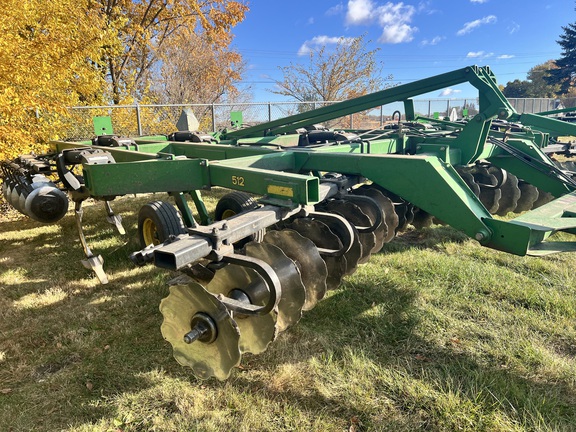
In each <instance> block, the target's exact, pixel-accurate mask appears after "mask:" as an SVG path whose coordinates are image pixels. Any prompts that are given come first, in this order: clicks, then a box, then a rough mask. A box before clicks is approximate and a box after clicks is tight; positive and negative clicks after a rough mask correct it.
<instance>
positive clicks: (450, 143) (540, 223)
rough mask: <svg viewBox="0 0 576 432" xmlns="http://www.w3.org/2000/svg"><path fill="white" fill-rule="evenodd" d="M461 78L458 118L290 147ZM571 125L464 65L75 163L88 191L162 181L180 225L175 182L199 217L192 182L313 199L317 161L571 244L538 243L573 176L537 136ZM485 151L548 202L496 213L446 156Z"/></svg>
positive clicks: (558, 212)
mask: <svg viewBox="0 0 576 432" xmlns="http://www.w3.org/2000/svg"><path fill="white" fill-rule="evenodd" d="M465 82H468V83H470V84H472V85H473V86H474V87H476V88H477V89H478V92H479V113H478V114H477V115H476V116H475V117H474V118H473V119H471V120H470V121H468V122H465V123H451V122H444V121H436V124H438V125H440V129H441V130H435V131H433V132H430V133H427V132H425V131H421V132H418V133H416V132H415V133H402V132H398V131H394V130H391V131H378V132H374V131H356V132H357V133H358V134H359V135H360V136H363V137H365V138H364V139H362V140H359V141H357V142H356V141H354V142H343V143H336V144H334V145H329V146H321V147H298V146H297V144H298V139H299V135H298V134H297V133H295V132H294V131H295V130H296V129H298V128H302V127H307V126H311V125H313V124H316V123H319V122H323V121H326V120H331V119H334V118H338V117H342V116H346V115H349V114H352V113H356V112H360V111H364V110H368V109H371V108H374V107H378V106H381V105H385V104H388V103H392V102H398V101H401V102H403V103H404V106H405V112H406V118H407V120H414V121H422V119H420V118H417V117H416V115H415V112H414V105H413V102H412V100H411V99H410V98H411V97H413V96H416V95H419V94H424V93H428V92H430V91H434V90H438V89H442V88H446V87H448V86H452V85H456V84H459V83H465ZM495 118H498V119H504V120H510V121H517V122H522V124H523V125H525V126H531V127H532V129H526V130H524V131H523V132H507V131H506V132H499V131H494V130H491V125H492V120H493V119H495ZM559 131H560V132H561V133H565V134H570V135H576V125H574V124H569V123H564V122H560V121H558V120H554V119H551V118H547V117H542V116H538V115H532V114H523V115H520V114H518V113H516V112H515V111H514V109H513V107H512V106H511V105H510V104H509V103H508V101H507V100H506V98H505V97H504V96H503V95H502V93H501V92H500V90H499V89H498V86H497V83H496V80H495V78H494V75H493V74H492V72H491V71H490V70H489V69H488V68H480V67H476V66H470V67H467V68H463V69H459V70H457V71H453V72H449V73H445V74H442V75H438V76H436V77H431V78H427V79H424V80H421V81H417V82H414V83H410V84H406V85H401V86H397V87H393V88H390V89H386V90H383V91H380V92H377V93H373V94H370V95H367V96H362V97H359V98H356V99H353V100H349V101H346V102H341V103H337V104H334V105H330V106H327V107H323V108H320V109H317V110H313V111H310V112H306V113H302V114H297V115H294V116H290V117H286V118H283V119H280V120H275V121H272V122H268V123H264V124H261V125H257V126H254V127H250V128H246V129H241V130H234V131H223V132H222V133H220V134H216V135H215V136H216V137H217V138H218V139H219V143H218V144H192V143H176V142H170V141H167V140H166V138H165V137H143V138H140V139H136V140H135V142H136V145H132V146H129V147H128V148H126V149H125V148H111V147H96V148H100V149H101V150H104V151H106V152H109V153H110V154H111V155H112V156H113V158H114V161H115V162H114V163H109V164H91V163H83V164H82V171H83V176H84V178H85V186H86V188H87V189H88V191H89V195H90V196H93V197H97V198H98V197H101V198H105V197H111V196H116V195H124V194H132V193H145V192H159V191H164V192H169V193H171V194H172V195H173V196H174V197H175V199H176V202H177V204H178V206H179V208H180V210H181V212H182V214H183V217H184V220H185V222H186V224H187V225H188V226H194V224H195V221H194V220H193V218H192V211H191V210H190V209H189V208H188V207H187V204H186V200H185V199H184V198H183V195H184V194H190V195H191V196H192V198H193V200H194V202H195V204H196V207H197V210H198V212H199V215H200V219H201V222H202V223H203V224H207V223H209V222H210V220H209V218H208V215H207V213H206V211H205V208H204V207H203V205H202V201H201V197H200V193H199V191H200V190H206V189H209V188H210V187H212V186H222V187H225V188H230V189H235V190H243V191H246V192H249V193H254V194H258V195H260V196H262V199H261V200H262V201H263V202H266V203H271V204H274V205H277V206H281V207H289V208H294V207H296V206H298V205H304V206H307V205H314V204H316V203H318V202H319V201H320V200H321V199H322V198H321V191H320V184H321V178H320V177H319V175H318V174H319V173H321V172H338V173H341V174H345V175H347V176H356V177H358V178H360V179H363V178H365V179H369V180H370V181H372V182H374V183H376V184H378V185H379V186H381V187H383V188H385V189H387V190H389V191H390V192H392V193H394V194H396V195H398V196H400V197H402V198H403V199H405V200H407V201H409V202H411V203H412V204H414V205H415V206H417V207H418V208H420V209H422V210H424V211H426V212H428V213H430V214H431V215H434V216H435V217H437V218H438V219H440V220H442V221H444V222H445V223H447V224H449V225H451V226H453V227H455V228H458V229H460V230H462V231H463V232H465V233H466V234H467V235H469V236H471V237H473V238H475V239H476V240H478V241H479V242H480V243H481V244H483V245H485V246H488V247H491V248H495V249H498V250H503V251H506V252H510V253H514V254H517V255H525V254H526V253H531V252H534V253H538V254H542V253H548V252H553V251H562V250H576V244H572V243H563V244H560V245H554V244H548V245H547V246H546V247H544V246H542V245H541V244H540V243H541V242H542V241H543V240H545V239H546V238H547V237H548V236H549V235H550V234H551V233H553V232H556V231H560V230H563V231H569V232H574V231H575V229H576V219H574V217H575V215H576V194H575V193H574V190H575V189H576V187H575V184H574V183H573V182H571V181H569V180H567V179H566V178H565V176H564V177H563V176H562V175H560V174H559V173H558V170H557V169H555V167H554V165H553V163H552V162H551V161H550V159H549V158H548V157H547V156H546V155H545V154H544V153H543V152H542V150H541V147H543V146H545V145H546V144H547V142H548V135H547V134H548V133H554V134H557V133H558V132H559ZM52 144H53V147H54V149H55V152H56V153H62V152H66V151H69V150H71V149H78V148H95V146H93V145H92V143H91V142H61V141H56V142H53V143H52ZM478 160H487V161H489V162H491V163H492V164H494V165H495V166H498V167H501V168H503V169H505V170H507V171H509V172H511V173H513V174H515V175H517V176H519V177H520V178H522V179H524V180H525V181H527V182H529V183H532V184H534V185H536V186H538V187H540V188H542V189H543V190H545V191H548V192H550V193H552V194H553V195H554V196H556V197H561V198H560V199H559V200H556V201H554V202H553V203H551V204H550V205H549V206H546V207H545V208H542V209H539V210H538V211H537V212H533V213H529V214H528V215H525V216H522V217H520V218H517V219H515V220H512V221H502V220H497V219H494V218H493V217H492V216H491V215H490V214H489V212H488V211H487V210H486V208H485V207H484V206H483V205H482V203H481V202H480V200H479V199H478V198H477V197H476V196H475V195H474V193H473V192H472V190H470V188H469V187H468V186H467V185H466V183H465V182H464V181H463V180H462V178H461V177H460V176H459V175H458V173H457V171H456V170H455V168H454V166H458V165H468V164H472V163H474V162H476V161H478Z"/></svg>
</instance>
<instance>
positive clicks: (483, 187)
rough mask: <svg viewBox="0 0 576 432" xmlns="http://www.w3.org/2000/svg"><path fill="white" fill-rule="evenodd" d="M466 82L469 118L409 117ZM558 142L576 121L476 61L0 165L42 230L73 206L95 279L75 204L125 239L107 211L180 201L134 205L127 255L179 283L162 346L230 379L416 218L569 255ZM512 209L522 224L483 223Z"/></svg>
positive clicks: (522, 249)
mask: <svg viewBox="0 0 576 432" xmlns="http://www.w3.org/2000/svg"><path fill="white" fill-rule="evenodd" d="M466 82H467V83H470V84H471V85H473V86H474V87H476V88H477V89H478V94H479V112H478V114H477V115H475V116H474V117H473V118H470V119H464V120H462V121H458V122H450V121H444V120H431V119H424V118H420V117H418V116H417V115H416V113H415V110H414V104H413V102H412V99H411V98H412V97H414V96H417V95H420V94H424V93H428V92H430V91H435V90H438V89H442V88H446V87H448V86H452V85H456V84H459V83H466ZM398 101H401V102H403V103H404V112H405V119H404V120H403V121H400V119H399V120H398V122H396V123H394V124H391V125H388V126H387V127H385V128H383V129H379V130H339V131H333V130H326V129H324V128H323V127H321V126H318V125H319V124H321V123H322V122H326V121H329V120H332V119H336V118H339V117H343V116H347V115H350V114H353V113H357V112H362V111H365V110H369V109H372V108H374V107H378V106H381V105H386V104H389V103H392V102H398ZM551 135H552V136H555V137H557V136H559V135H572V136H576V125H575V124H570V123H567V122H562V121H559V120H555V119H552V118H548V117H545V116H539V115H534V114H523V115H520V114H518V113H516V112H515V111H514V109H513V108H512V106H511V105H510V104H509V103H508V102H507V100H506V99H505V97H504V96H503V95H502V93H501V92H500V91H499V89H498V86H497V84H496V80H495V78H494V76H493V74H492V73H491V71H490V70H489V69H488V68H479V67H476V66H471V67H467V68H464V69H460V70H456V71H453V72H449V73H445V74H442V75H438V76H436V77H432V78H427V79H424V80H421V81H417V82H414V83H411V84H407V85H402V86H397V87H394V88H391V89H388V90H383V91H381V92H377V93H374V94H370V95H367V96H362V97H359V98H357V99H353V100H349V101H345V102H341V103H337V104H334V105H331V106H327V107H323V108H320V109H317V110H313V111H309V112H306V113H303V114H298V115H294V116H290V117H286V118H283V119H280V120H275V121H272V122H267V123H263V124H260V125H257V126H254V127H249V128H245V129H238V130H232V131H226V130H225V131H221V132H218V133H213V134H201V133H198V132H196V131H179V132H177V133H174V134H172V135H170V136H169V137H167V136H154V137H139V138H133V139H130V138H119V137H116V136H110V135H108V136H105V135H102V136H99V137H96V138H94V139H93V140H91V141H81V142H63V141H55V142H53V143H52V147H53V152H52V153H50V154H45V155H28V156H21V157H19V158H17V159H15V160H13V161H4V162H2V163H1V170H2V177H3V179H4V182H3V193H4V196H5V198H6V200H7V201H8V202H9V203H10V204H12V205H13V206H14V207H15V208H16V209H18V210H19V211H21V212H22V213H24V214H26V215H28V216H30V217H31V218H33V219H35V220H38V221H40V222H46V223H52V222H56V221H57V220H59V219H60V218H62V217H63V216H64V215H65V214H66V212H67V210H68V201H69V200H71V201H72V202H73V203H74V212H75V216H76V220H77V225H78V231H79V234H80V241H81V243H82V246H83V248H84V252H85V254H86V260H84V265H86V266H87V267H88V268H91V269H93V270H94V271H95V273H96V275H97V276H98V277H99V278H100V280H101V281H102V282H103V283H106V282H107V276H106V274H105V272H104V269H103V260H102V258H101V257H100V256H97V255H95V254H93V253H92V251H91V249H90V248H89V246H88V244H87V242H86V240H85V238H84V235H83V231H82V215H83V209H82V203H83V202H84V201H85V200H86V199H87V198H94V199H97V200H102V201H103V202H104V203H105V209H106V216H107V218H108V220H109V221H110V222H111V223H113V224H114V225H115V226H116V227H117V228H118V230H119V231H120V232H123V228H122V223H121V219H120V217H119V216H118V215H116V214H114V212H113V211H112V208H111V206H110V201H112V200H113V199H114V198H115V197H117V196H121V195H125V194H136V193H149V192H168V193H169V194H170V195H171V196H172V197H173V198H174V202H175V204H176V207H174V206H173V205H172V204H170V203H167V202H162V201H154V202H151V203H149V204H147V205H145V206H143V207H142V209H141V210H140V213H139V218H138V228H139V236H140V242H141V245H142V250H140V251H136V252H135V253H133V254H132V256H131V258H132V260H133V261H134V262H135V263H136V264H139V265H144V264H146V263H151V262H153V263H154V264H155V265H156V266H158V267H161V268H166V269H170V270H178V271H180V272H181V273H182V276H180V277H178V278H177V279H176V280H175V281H174V282H173V284H172V285H171V287H170V294H169V295H168V296H167V297H166V298H165V299H164V300H162V302H161V304H160V310H161V312H162V314H163V316H164V322H163V324H162V328H161V330H162V334H163V336H164V337H165V338H166V340H168V341H169V342H170V343H171V344H172V346H173V349H174V356H175V357H176V359H177V361H178V362H179V363H181V364H183V365H187V366H189V367H191V368H192V370H193V372H194V374H195V375H197V376H199V377H201V378H208V377H212V376H214V377H216V378H218V379H226V378H227V377H228V376H229V375H230V373H231V371H232V369H233V368H234V367H235V366H237V365H238V364H239V362H240V358H241V355H242V353H245V352H249V353H254V354H258V353H261V352H263V351H264V350H265V349H266V348H267V347H268V345H269V344H270V343H271V342H272V341H273V340H274V339H275V338H276V337H277V336H278V334H279V333H280V332H283V331H285V330H287V329H288V328H289V327H291V326H293V325H294V324H296V323H297V322H298V320H299V319H300V316H301V314H302V312H303V311H307V310H310V309H312V308H313V307H314V306H315V305H316V304H317V302H318V301H320V300H321V299H322V298H323V297H324V295H325V293H326V291H327V290H328V289H334V288H336V287H338V285H339V284H340V283H341V281H342V278H343V277H345V276H346V275H350V274H352V273H353V272H354V271H355V270H356V268H357V266H358V265H359V264H361V263H364V262H367V261H368V260H369V259H370V255H371V254H373V253H376V252H378V251H380V249H381V248H382V246H383V244H384V243H386V242H389V241H390V240H392V239H393V238H394V236H395V234H396V233H397V232H399V231H401V230H403V229H405V228H406V227H407V226H408V225H409V224H413V225H414V226H416V227H421V226H428V225H430V224H432V223H433V222H435V223H444V224H448V225H451V226H453V227H455V228H457V229H459V230H461V231H463V232H465V233H466V234H467V235H469V236H470V237H472V238H474V239H476V240H477V241H478V242H480V244H482V245H484V246H487V247H490V248H494V249H498V250H502V251H506V252H509V253H513V254H517V255H526V254H533V255H543V254H548V253H553V252H561V251H576V242H560V243H557V242H548V241H546V240H547V239H548V237H549V236H550V235H551V234H553V233H555V232H557V231H566V232H570V233H576V219H574V218H575V217H576V192H574V191H575V190H576V180H575V173H574V172H573V171H571V170H570V168H571V167H573V165H570V164H565V165H561V166H557V165H556V164H555V163H554V161H552V160H551V158H550V157H549V155H547V153H549V154H550V153H554V152H553V151H552V152H550V151H549V150H550V148H551V147H550V146H549V144H550V141H549V137H550V136H551ZM543 149H548V151H547V152H545V151H543ZM567 162H571V161H570V155H568V161H567ZM213 186H220V187H224V188H228V189H230V190H231V191H232V192H230V193H229V194H227V195H225V196H224V197H223V198H222V199H221V200H220V202H219V203H218V206H217V208H216V219H217V221H212V220H210V217H209V215H208V212H207V211H206V209H205V207H204V205H203V202H202V198H201V195H200V192H199V191H200V190H207V189H210V188H211V187H213ZM188 195H189V196H190V197H191V198H192V201H193V202H194V204H195V206H194V207H195V211H193V210H192V209H191V208H190V207H189V205H188V199H187V196H188ZM252 197H256V198H252ZM528 210H530V211H528ZM511 212H516V213H521V212H523V214H522V215H521V216H519V217H517V218H515V219H512V220H501V219H497V218H494V217H493V216H492V215H493V214H497V215H507V214H509V213H511Z"/></svg>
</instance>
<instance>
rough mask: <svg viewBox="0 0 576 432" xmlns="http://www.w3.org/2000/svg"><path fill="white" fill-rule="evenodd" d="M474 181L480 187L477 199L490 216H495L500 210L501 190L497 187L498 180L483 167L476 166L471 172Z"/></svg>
mask: <svg viewBox="0 0 576 432" xmlns="http://www.w3.org/2000/svg"><path fill="white" fill-rule="evenodd" d="M473 176H474V180H475V181H476V182H477V183H478V186H479V187H480V195H479V196H478V198H479V199H480V202H482V205H484V207H486V210H488V212H489V213H490V214H496V213H497V212H498V209H499V208H500V198H502V190H501V189H500V188H499V187H497V186H498V179H497V178H496V176H495V175H494V174H491V173H490V171H488V169H487V168H486V167H485V166H476V167H474V171H473Z"/></svg>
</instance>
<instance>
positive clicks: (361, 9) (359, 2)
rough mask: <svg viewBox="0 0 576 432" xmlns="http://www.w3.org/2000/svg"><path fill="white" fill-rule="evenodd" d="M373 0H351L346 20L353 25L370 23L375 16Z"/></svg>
mask: <svg viewBox="0 0 576 432" xmlns="http://www.w3.org/2000/svg"><path fill="white" fill-rule="evenodd" d="M373 10H374V3H372V0H350V1H349V2H348V11H347V12H346V22H347V23H348V24H352V25H360V24H369V23H370V21H371V20H372V18H373V13H372V12H373Z"/></svg>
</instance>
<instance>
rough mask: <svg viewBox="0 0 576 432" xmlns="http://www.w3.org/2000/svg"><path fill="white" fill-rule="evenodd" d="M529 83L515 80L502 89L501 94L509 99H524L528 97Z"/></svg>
mask: <svg viewBox="0 0 576 432" xmlns="http://www.w3.org/2000/svg"><path fill="white" fill-rule="evenodd" d="M529 87H530V83H529V82H528V81H526V80H524V81H520V80H519V79H515V80H514V81H510V82H508V83H507V84H506V87H504V90H503V91H502V93H504V96H506V97H509V98H526V97H529V96H528V91H529Z"/></svg>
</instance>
